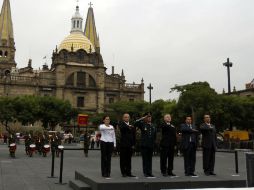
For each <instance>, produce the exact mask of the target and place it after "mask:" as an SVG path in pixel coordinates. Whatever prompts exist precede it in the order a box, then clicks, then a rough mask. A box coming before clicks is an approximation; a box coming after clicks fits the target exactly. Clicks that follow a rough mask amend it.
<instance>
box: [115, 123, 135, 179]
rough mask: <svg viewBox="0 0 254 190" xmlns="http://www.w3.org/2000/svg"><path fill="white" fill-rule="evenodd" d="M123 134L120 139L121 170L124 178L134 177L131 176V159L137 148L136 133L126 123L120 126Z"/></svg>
mask: <svg viewBox="0 0 254 190" xmlns="http://www.w3.org/2000/svg"><path fill="white" fill-rule="evenodd" d="M118 126H119V128H120V132H121V137H120V169H121V173H122V176H129V177H132V176H133V175H132V174H131V157H132V149H133V147H134V146H135V141H136V138H135V137H136V131H135V128H134V127H132V126H131V125H130V124H129V123H126V122H124V121H121V122H119V124H118Z"/></svg>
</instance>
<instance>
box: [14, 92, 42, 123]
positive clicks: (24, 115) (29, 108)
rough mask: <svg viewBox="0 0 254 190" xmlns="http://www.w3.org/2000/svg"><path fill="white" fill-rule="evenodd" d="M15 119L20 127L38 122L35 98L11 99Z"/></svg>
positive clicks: (37, 106) (37, 105)
mask: <svg viewBox="0 0 254 190" xmlns="http://www.w3.org/2000/svg"><path fill="white" fill-rule="evenodd" d="M12 104H13V106H14V107H15V110H16V113H17V114H16V116H15V117H16V118H17V120H18V121H19V122H21V123H22V125H28V124H34V123H35V122H36V121H38V120H39V114H38V113H39V104H38V97H37V96H19V97H16V98H14V99H13V102H12Z"/></svg>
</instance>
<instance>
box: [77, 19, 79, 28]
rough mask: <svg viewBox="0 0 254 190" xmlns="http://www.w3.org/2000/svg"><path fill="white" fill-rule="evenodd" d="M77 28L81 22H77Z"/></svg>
mask: <svg viewBox="0 0 254 190" xmlns="http://www.w3.org/2000/svg"><path fill="white" fill-rule="evenodd" d="M77 28H79V20H78V21H77Z"/></svg>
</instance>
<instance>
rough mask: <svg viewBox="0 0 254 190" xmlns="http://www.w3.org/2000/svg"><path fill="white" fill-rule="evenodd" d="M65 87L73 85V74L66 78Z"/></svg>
mask: <svg viewBox="0 0 254 190" xmlns="http://www.w3.org/2000/svg"><path fill="white" fill-rule="evenodd" d="M66 85H67V86H73V85H74V74H73V73H72V74H71V75H70V76H69V77H68V79H67V81H66Z"/></svg>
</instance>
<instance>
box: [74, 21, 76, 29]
mask: <svg viewBox="0 0 254 190" xmlns="http://www.w3.org/2000/svg"><path fill="white" fill-rule="evenodd" d="M75 27H76V20H74V21H73V28H75Z"/></svg>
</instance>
